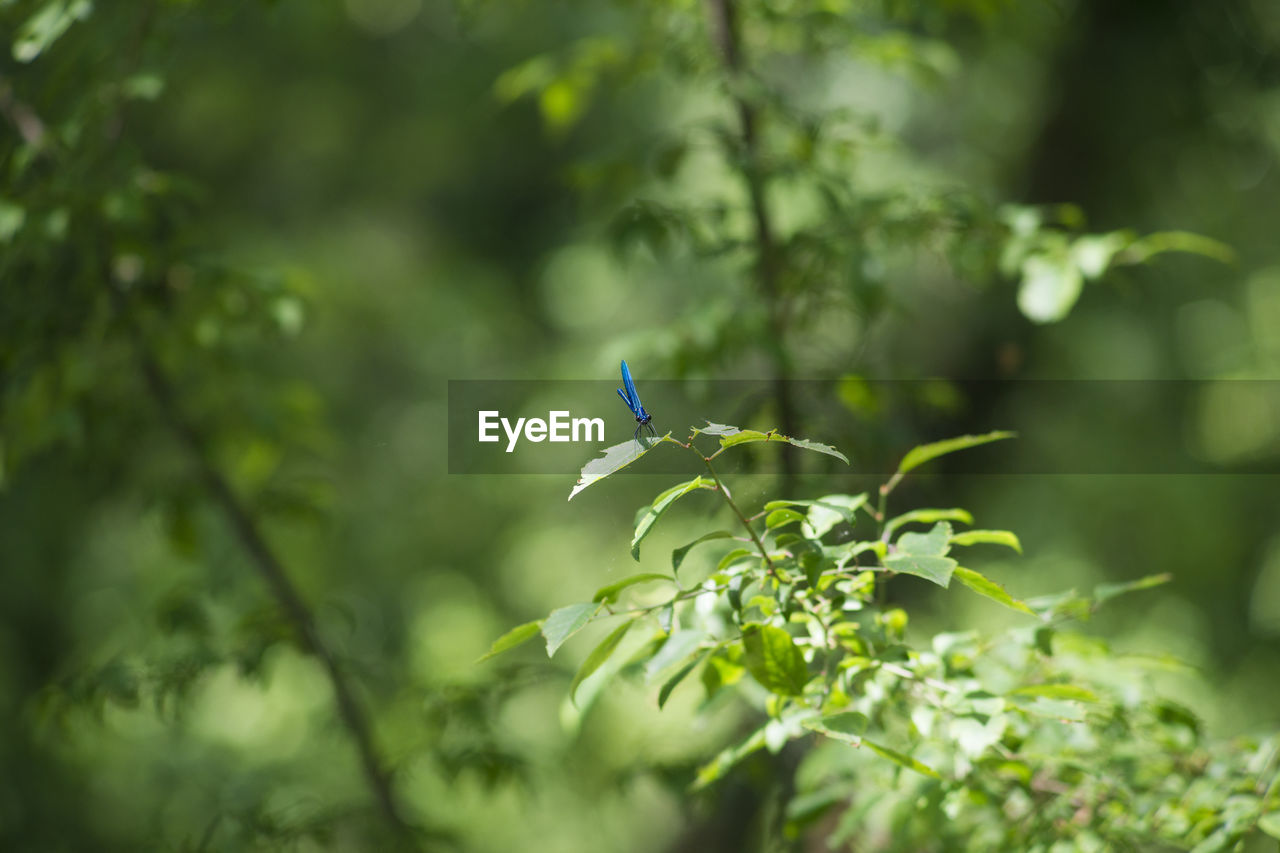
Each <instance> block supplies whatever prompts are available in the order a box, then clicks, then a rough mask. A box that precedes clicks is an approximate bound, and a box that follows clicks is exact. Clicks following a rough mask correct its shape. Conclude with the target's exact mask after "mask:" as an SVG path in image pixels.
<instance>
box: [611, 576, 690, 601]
mask: <svg viewBox="0 0 1280 853" xmlns="http://www.w3.org/2000/svg"><path fill="white" fill-rule="evenodd" d="M652 581H667V582H668V583H675V579H674V578H670V577H667V576H666V575H660V574H658V573H657V572H645V573H643V574H639V575H632V576H631V577H629V578H624V579H623V580H620V581H618V582H617V583H611V584H609V585H608V586H602V587H600V588H599V589H598V590H596V594H595V595H594V596H592V597H591V600H592V601H595V602H603V603H605V604H612V603H613V602H615V601H617V600H618V593H620V592H622V591H623V590H624V589H626V588H627V587H629V586H635V585H636V584H638V583H651V582H652Z"/></svg>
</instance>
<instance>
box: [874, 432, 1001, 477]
mask: <svg viewBox="0 0 1280 853" xmlns="http://www.w3.org/2000/svg"><path fill="white" fill-rule="evenodd" d="M1016 435H1017V433H1013V432H1007V431H1004V430H997V431H996V432H989V433H986V434H984V435H962V436H959V437H957V438H948V439H946V440H945V441H935V442H933V443H932V444H922V445H920V446H919V447H915V448H912V449H911V451H910V452H908V453H907V455H906V456H904V457H902V461H901V462H899V463H898V473H900V474H905V473H907V472H908V471H910V470H911V469H913V468H918V467H920V466H921V465H923V464H924V463H926V462H928V461H930V460H931V459H937V458H938V457H939V456H945V455H946V454H948V453H955V452H956V451H957V450H967V449H969V448H970V447H978V446H979V445H983V444H990V443H991V442H993V441H1001V440H1002V439H1006V438H1013V437H1014V436H1016Z"/></svg>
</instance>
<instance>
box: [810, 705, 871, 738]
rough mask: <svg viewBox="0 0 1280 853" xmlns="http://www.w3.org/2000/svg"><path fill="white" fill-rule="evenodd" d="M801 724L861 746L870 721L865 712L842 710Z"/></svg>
mask: <svg viewBox="0 0 1280 853" xmlns="http://www.w3.org/2000/svg"><path fill="white" fill-rule="evenodd" d="M801 725H802V726H804V727H805V728H806V729H810V730H811V731H815V732H817V733H819V734H821V735H825V736H827V737H829V738H832V739H834V740H838V741H842V742H844V743H847V744H851V745H852V746H861V745H862V736H863V735H864V734H866V731H867V728H868V727H869V726H870V725H871V721H870V720H868V719H867V716H866V714H860V713H858V712H857V711H843V712H841V713H839V714H831V715H829V716H826V717H823V718H822V719H820V720H805V721H803V722H802V723H801Z"/></svg>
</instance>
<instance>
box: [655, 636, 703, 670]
mask: <svg viewBox="0 0 1280 853" xmlns="http://www.w3.org/2000/svg"><path fill="white" fill-rule="evenodd" d="M706 636H707V634H706V632H705V631H702V630H696V629H689V630H685V631H677V632H676V633H674V634H672V635H671V636H669V637H667V641H666V642H665V643H663V644H662V648H660V649H658V651H657V652H655V653H654V655H653V657H652V658H650V659H649V662H648V663H646V664H645V665H644V673H645V677H646V678H653V677H655V676H656V675H657V674H658V673H660V672H662V671H663V670H664V669H666V668H667V667H669V666H671V665H672V664H674V663H676V662H677V661H682V660H684V659H685V658H686V657H688V656H689V655H691V654H693V653H694V652H695V651H697V649H698V644H699V643H701V642H702V641H703V640H704V639H705V638H706Z"/></svg>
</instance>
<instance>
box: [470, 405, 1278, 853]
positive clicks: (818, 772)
mask: <svg viewBox="0 0 1280 853" xmlns="http://www.w3.org/2000/svg"><path fill="white" fill-rule="evenodd" d="M773 434H774V433H758V435H761V436H765V435H773ZM705 435H710V436H714V437H718V438H719V439H720V440H719V441H718V442H717V444H718V447H717V449H715V450H714V452H710V453H705V452H704V451H703V450H701V449H700V448H699V447H698V444H697V441H698V439H699V437H700V436H705ZM739 435H743V432H741V431H738V430H735V429H734V428H732V427H726V426H724V425H712V427H711V428H710V429H700V428H694V429H692V430H691V432H690V435H689V437H688V439H686V440H685V441H683V442H682V441H679V440H676V439H673V438H670V437H667V438H665V439H664V440H663V444H670V445H674V446H677V447H680V448H682V449H684V450H686V451H688V452H690V453H691V454H692V455H693V456H694V457H695V458H696V459H697V460H698V462H699V464H700V465H701V466H703V467H704V468H705V469H706V471H707V472H708V474H709V475H710V477H709V479H708V478H704V477H702V476H699V477H696V478H694V479H693V480H690V481H688V482H685V483H681V484H679V485H677V486H673V487H672V488H670V489H667V490H666V491H664V492H662V493H661V494H660V495H659V496H658V497H657V498H655V500H654V501H653V503H652V504H651V505H649V506H646V507H644V508H642V509H641V511H640V515H639V516H638V517H639V519H640V521H639V524H638V526H637V531H636V540H635V541H636V542H638V540H639V538H640V537H641V536H642V535H644V534H645V533H648V532H649V530H650V529H651V528H652V526H653V524H654V523H655V522H656V521H657V520H658V517H659V516H661V515H662V514H663V512H664V511H665V510H667V509H668V508H669V507H670V506H671V505H672V504H673V503H674V501H675V499H676V498H678V497H679V496H681V495H684V494H687V493H689V492H690V491H693V490H695V489H709V490H711V491H714V492H716V493H718V494H719V495H720V497H721V498H722V500H723V502H724V504H725V507H726V508H727V509H728V510H729V511H730V512H731V513H732V515H733V516H734V517H735V518H736V519H737V522H738V523H739V524H740V526H741V528H742V531H743V533H745V534H746V537H747V539H748V540H749V541H750V542H751V544H752V547H750V548H735V549H732V550H729V551H728V552H727V553H726V554H725V556H724V557H723V558H722V559H721V560H720V562H719V564H718V565H717V567H716V569H715V571H714V572H713V573H712V574H711V576H710V577H709V578H707V579H706V580H705V581H704V582H702V583H701V584H698V585H697V586H695V587H691V588H689V589H684V588H682V587H681V586H680V585H678V584H677V585H676V589H675V591H674V593H673V594H671V595H670V597H663V598H662V600H660V601H658V602H657V603H652V604H647V605H644V606H640V607H635V608H631V609H627V610H624V611H617V612H622V613H625V614H626V621H624V622H623V623H622V624H620V625H618V626H616V627H615V628H613V630H612V631H611V632H610V633H609V634H608V635H607V636H606V637H605V638H604V639H603V640H602V641H601V642H600V643H599V645H597V646H596V648H595V649H594V650H593V651H591V653H590V654H589V655H588V656H587V658H586V659H585V661H584V662H583V663H582V664H581V666H580V667H579V669H578V672H577V674H576V675H575V676H574V678H573V681H572V683H571V684H570V687H569V695H570V697H571V698H573V697H574V696H575V694H576V693H577V691H578V688H579V686H580V685H581V684H582V682H583V681H584V680H585V679H586V678H587V677H588V676H591V675H593V674H594V673H596V672H597V671H599V670H600V668H601V667H602V666H603V665H604V663H605V662H606V661H607V660H608V659H609V658H610V656H612V655H613V654H614V653H615V652H617V650H618V649H619V647H620V646H621V645H622V642H623V639H624V637H625V636H626V635H627V633H628V631H630V630H631V628H632V627H633V626H634V625H636V624H637V623H638V622H640V621H643V620H647V619H653V620H655V621H656V627H657V630H658V640H657V641H656V642H651V643H649V644H647V645H645V646H644V647H642V648H641V649H640V650H639V651H638V652H636V654H635V655H634V656H633V658H632V660H631V664H630V665H631V666H632V667H634V668H636V669H638V670H640V671H643V672H645V673H647V674H648V677H649V679H650V680H651V681H652V680H653V678H654V677H655V676H658V675H660V674H663V673H667V672H669V671H670V670H671V668H672V667H676V669H675V671H674V673H673V674H670V675H668V676H666V677H665V679H664V680H662V681H661V684H660V687H659V689H658V691H657V697H656V699H657V704H658V706H659V707H660V708H661V707H663V706H665V705H666V704H667V703H668V701H669V699H670V697H671V695H672V693H673V692H674V691H675V690H676V688H677V687H678V686H680V685H681V684H682V683H684V682H685V681H686V680H687V679H688V678H689V676H690V675H692V674H693V673H694V672H695V671H697V670H699V669H700V670H701V672H702V677H701V681H702V685H703V689H704V691H705V693H706V697H707V703H708V704H709V703H710V702H711V700H712V699H713V698H715V697H716V696H717V695H718V694H721V693H722V691H725V690H726V689H729V688H737V689H736V692H737V695H738V696H739V697H740V698H741V699H742V700H745V701H747V702H748V703H750V705H751V706H752V707H753V708H755V709H756V713H757V714H758V715H759V716H760V717H761V718H762V721H761V722H760V723H759V725H758V727H757V728H756V729H755V730H754V731H753V732H751V733H750V734H749V735H747V736H746V737H745V738H743V739H741V740H739V741H738V742H736V743H734V744H732V745H730V746H727V747H725V748H724V749H723V750H722V751H720V752H719V753H718V754H716V755H715V756H714V757H713V758H711V759H710V761H708V762H706V763H705V764H703V765H702V767H701V768H700V769H699V770H698V772H697V774H696V777H695V778H694V780H693V789H695V790H697V789H703V788H706V787H707V786H710V785H713V784H715V783H716V782H717V781H718V780H721V779H724V778H725V777H726V776H727V775H729V774H731V773H733V772H734V768H735V767H737V766H738V765H739V764H741V763H742V762H744V761H745V760H747V759H748V757H749V756H752V755H753V754H755V753H758V752H760V751H761V750H766V751H768V752H771V753H777V752H779V751H780V750H782V749H783V748H784V747H785V746H786V745H787V744H788V743H789V742H791V741H801V742H802V743H803V745H804V758H803V760H802V763H801V765H800V767H799V769H798V770H797V771H796V779H795V781H794V783H793V786H794V793H793V795H792V796H791V799H790V801H789V802H788V803H786V804H785V806H784V808H785V813H786V814H787V821H786V825H785V832H787V833H788V834H789V835H791V837H797V836H803V835H804V834H805V833H806V832H809V833H818V832H822V833H823V835H825V838H822V841H823V843H825V844H826V845H829V846H831V847H838V846H840V845H842V844H845V843H847V842H848V841H849V840H850V839H853V838H859V837H861V838H866V837H871V836H876V835H883V836H885V837H892V838H893V839H894V841H893V844H892V846H891V847H892V849H902V850H913V849H932V848H933V847H934V846H935V845H941V846H942V847H943V848H944V849H963V850H987V849H994V848H999V849H1019V850H1040V849H1042V850H1048V849H1058V848H1059V847H1060V846H1061V845H1062V844H1071V845H1072V846H1073V849H1080V848H1087V849H1117V848H1130V847H1142V846H1146V845H1172V846H1175V847H1178V848H1181V849H1195V850H1209V849H1224V848H1226V847H1229V846H1230V845H1232V844H1235V843H1237V842H1239V841H1241V840H1243V839H1246V838H1249V837H1251V836H1257V835H1259V834H1271V835H1275V834H1276V832H1275V830H1276V819H1275V815H1276V814H1277V813H1280V786H1277V784H1276V782H1277V781H1280V767H1277V766H1276V759H1277V755H1278V754H1280V739H1277V738H1275V737H1272V738H1269V739H1263V740H1257V741H1241V742H1236V743H1230V744H1221V743H1214V742H1212V741H1209V740H1208V739H1207V737H1206V736H1205V733H1204V732H1203V731H1202V726H1201V725H1200V723H1199V721H1198V719H1197V718H1196V717H1195V715H1194V714H1193V713H1192V712H1190V711H1189V710H1187V709H1185V708H1183V707H1181V706H1180V705H1178V704H1177V703H1174V702H1171V701H1168V700H1166V699H1163V698H1161V697H1160V696H1159V695H1158V694H1156V693H1155V692H1153V691H1152V690H1151V689H1150V688H1149V687H1148V686H1147V684H1146V681H1145V678H1144V675H1145V673H1144V670H1145V669H1146V668H1147V667H1149V666H1151V665H1152V663H1153V662H1154V659H1143V658H1141V657H1135V656H1132V655H1128V656H1126V655H1119V654H1116V653H1114V652H1112V651H1111V650H1110V648H1109V647H1108V646H1107V644H1106V643H1104V642H1102V641H1100V640H1097V639H1095V638H1092V637H1089V636H1087V635H1083V634H1077V633H1073V632H1071V631H1069V630H1068V629H1067V626H1068V624H1069V623H1070V622H1073V621H1076V620H1080V619H1085V618H1088V617H1089V616H1090V615H1091V614H1092V613H1094V612H1095V611H1096V610H1097V609H1098V608H1099V607H1101V606H1103V605H1104V604H1106V603H1108V602H1109V601H1111V600H1112V599H1114V598H1116V597H1117V596H1120V595H1123V594H1126V593H1133V592H1138V591H1141V590H1145V589H1148V588H1150V587H1153V586H1157V585H1160V584H1163V583H1166V582H1168V581H1169V579H1170V578H1169V576H1168V575H1154V576H1151V577H1147V578H1142V579H1139V580H1137V581H1131V582H1127V583H1122V584H1103V585H1100V586H1099V587H1098V588H1097V589H1095V590H1094V592H1093V594H1092V595H1090V596H1081V595H1078V594H1076V593H1075V592H1068V593H1064V594H1061V595H1053V596H1044V597H1040V598H1037V599H1034V600H1031V601H1026V602H1024V601H1020V600H1018V599H1016V598H1014V597H1013V596H1011V595H1010V594H1009V593H1008V592H1007V591H1006V590H1005V589H1004V588H1003V587H1002V586H1000V585H999V584H997V583H995V582H993V581H991V580H989V579H988V578H986V577H984V576H983V575H982V574H981V573H980V572H978V571H975V570H973V569H969V568H966V567H963V566H960V565H959V564H958V563H957V562H956V560H955V559H954V558H953V557H951V556H950V551H951V548H952V547H953V546H957V545H959V546H972V545H980V544H997V545H1002V546H1005V547H1008V548H1012V549H1014V550H1015V551H1019V552H1020V551H1021V544H1020V542H1019V541H1018V538H1017V536H1015V535H1014V534H1013V533H1012V532H1010V531H1004V530H982V529H977V530H968V531H960V532H956V531H955V530H954V529H953V527H952V523H953V522H956V523H963V524H970V523H972V520H973V519H972V517H971V516H970V514H969V513H967V512H966V511H964V510H962V509H958V508H957V509H948V510H936V509H918V510H912V511H909V512H906V513H903V514H901V515H898V516H896V517H894V518H889V517H888V516H887V513H886V509H885V506H886V503H887V500H888V497H889V495H890V493H891V492H892V491H893V490H894V488H895V487H896V486H897V485H898V484H899V483H901V482H902V480H903V477H904V475H905V474H906V473H907V472H908V471H911V470H913V469H914V468H916V467H918V466H919V465H922V464H924V463H926V462H928V461H930V460H932V459H935V458H937V457H939V456H942V455H944V454H946V453H952V452H956V451H959V450H964V449H968V448H972V447H976V446H978V445H981V444H984V443H987V442H990V441H995V440H998V439H1002V438H1009V437H1011V436H1010V434H1009V433H1001V432H997V433H990V434H988V435H985V436H964V437H961V438H957V439H951V440H948V441H940V442H936V443H933V444H928V445H924V446H922V447H917V448H915V449H913V450H911V451H910V452H909V453H907V454H906V456H905V457H904V458H903V461H902V462H901V463H900V464H899V466H898V470H897V472H896V473H895V474H894V475H893V477H892V478H891V479H890V480H889V481H888V482H886V483H885V485H884V486H883V487H882V488H881V489H880V497H881V504H880V508H879V510H877V511H872V510H870V509H868V508H867V505H866V504H867V501H866V495H839V494H836V495H827V496H823V497H819V498H817V499H812V500H810V499H791V498H787V499H776V500H769V501H765V502H764V503H763V506H762V508H761V509H760V511H759V512H757V513H756V514H755V515H751V516H748V515H746V514H745V513H744V512H743V510H742V508H741V507H740V506H739V504H738V503H737V502H736V500H735V499H734V498H733V496H732V495H731V494H730V492H729V490H728V489H727V488H726V487H725V485H724V483H723V481H722V480H721V479H720V477H719V475H718V474H717V472H716V469H715V460H716V459H717V458H718V457H719V456H720V455H721V454H722V453H723V452H724V451H725V450H728V449H731V448H733V447H735V446H737V445H738V444H742V443H747V442H746V441H736V442H735V441H732V440H730V439H733V438H735V437H737V436H739ZM748 440H763V439H755V438H754V436H753V437H752V438H751V439H748ZM787 441H788V443H790V444H793V445H794V446H798V447H805V448H807V449H812V450H816V451H818V452H823V453H829V454H831V455H836V454H834V452H833V451H832V450H831V448H828V447H826V446H824V445H818V444H814V443H812V442H800V441H791V440H789V439H788V440H787ZM859 510H864V512H863V513H862V514H861V515H859ZM908 524H924V525H930V526H929V527H927V529H924V530H906V531H903V532H897V531H899V530H900V529H901V528H902V527H904V526H905V525H908ZM895 532H897V534H896V537H895ZM867 533H869V534H870V536H871V538H868V539H858V538H857V537H858V536H859V534H862V535H866V534H867ZM833 534H838V536H837V535H833ZM851 537H852V539H851ZM724 538H727V534H726V533H725V532H724V531H721V530H714V531H712V532H709V533H707V534H705V535H704V536H703V537H700V538H699V539H696V540H694V542H692V543H690V544H689V545H686V546H683V547H681V548H679V549H677V550H676V552H675V554H674V555H673V562H674V564H675V567H676V568H678V567H679V563H680V561H682V560H683V559H684V557H685V555H686V554H687V553H688V551H689V550H690V549H691V548H692V547H693V546H694V545H697V544H699V543H701V542H707V541H715V540H719V539H724ZM837 538H838V539H840V540H844V541H839V542H838V541H836V539H837ZM633 554H634V546H633ZM864 558H865V560H864ZM904 576H913V577H916V578H921V579H924V580H926V581H930V582H932V583H934V584H936V585H938V586H940V587H943V588H947V587H948V586H949V584H950V582H951V581H952V580H953V579H954V580H958V581H959V582H960V584H961V585H963V586H964V587H966V588H968V589H970V590H972V591H973V592H975V593H977V594H979V595H981V596H983V597H985V598H987V599H989V600H990V601H992V602H994V603H997V604H1000V605H1002V606H1004V607H1006V608H1009V609H1011V610H1013V611H1016V612H1017V613H1019V614H1021V615H1022V616H1025V617H1030V620H1029V621H1028V622H1027V623H1026V624H1020V625H1017V626H1015V627H1013V628H1010V629H1007V630H1003V631H981V630H969V631H965V632H962V633H943V634H937V635H935V636H933V637H916V636H913V635H912V634H911V633H910V632H909V631H908V624H909V616H908V613H907V612H906V611H905V610H904V609H902V608H900V607H895V606H893V605H891V604H890V603H889V595H890V589H891V587H892V586H896V585H897V584H899V583H902V581H901V580H899V579H900V578H902V577H904ZM658 580H662V581H666V582H669V583H673V582H674V579H673V578H670V577H668V576H665V575H659V574H652V573H646V574H640V575H636V576H633V577H630V578H626V579H624V580H622V581H619V582H617V583H614V584H611V585H609V586H607V587H604V588H602V589H601V590H600V591H599V592H597V594H596V596H595V601H596V602H597V603H598V604H577V605H571V606H569V607H565V608H561V609H559V610H555V611H553V612H552V613H551V614H550V615H549V616H548V617H547V619H546V620H545V622H543V623H542V624H543V633H544V634H545V635H546V637H547V649H548V653H554V652H555V650H556V649H557V648H559V646H560V645H561V644H563V642H564V641H565V640H567V639H568V638H569V637H570V636H571V635H572V634H573V633H575V632H576V631H578V630H580V629H581V628H583V627H585V626H586V625H587V624H589V623H590V622H592V621H595V620H599V619H609V618H613V617H614V615H615V611H614V609H613V608H614V606H615V605H617V604H618V602H619V600H620V597H621V595H622V593H623V592H624V591H625V590H627V589H630V588H632V587H634V586H635V585H637V584H640V583H646V582H650V581H658ZM694 598H697V599H699V603H698V604H697V605H696V606H695V605H694V604H693V602H692V601H691V599H694ZM711 601H714V602H715V604H714V606H712V607H708V606H707V605H708V603H709V602H711ZM538 624H539V623H536V622H535V623H529V624H527V625H524V626H521V627H520V628H517V629H515V630H514V631H512V632H510V633H508V634H507V635H505V636H504V637H503V638H501V639H499V640H498V641H497V642H496V643H495V644H494V652H491V654H493V653H496V652H497V651H499V650H500V647H501V648H509V647H511V646H514V645H515V644H517V643H518V642H520V641H521V640H522V639H524V638H525V637H527V636H528V635H529V634H531V633H532V632H533V630H535V629H536V626H537V625H538ZM676 625H679V626H681V627H679V628H676V627H675V626H676ZM1157 665H1160V664H1158V663H1157ZM748 678H749V680H748ZM815 735H816V736H817V739H816V740H815V739H814V736H815ZM863 748H865V749H863ZM902 771H910V772H908V773H905V774H904V773H902ZM1210 779H1212V780H1213V781H1212V782H1209V781H1208V780H1210ZM822 815H827V816H828V817H827V819H826V820H825V821H823V822H822V824H821V825H822V826H823V827H825V829H823V830H817V829H814V828H813V827H814V826H815V825H816V824H817V820H818V818H819V817H820V816H822Z"/></svg>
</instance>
